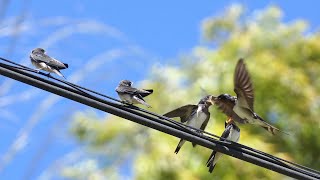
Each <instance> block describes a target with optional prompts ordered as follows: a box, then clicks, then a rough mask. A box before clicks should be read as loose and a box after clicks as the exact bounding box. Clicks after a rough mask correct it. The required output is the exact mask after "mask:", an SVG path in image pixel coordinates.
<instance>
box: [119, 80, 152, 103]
mask: <svg viewBox="0 0 320 180" xmlns="http://www.w3.org/2000/svg"><path fill="white" fill-rule="evenodd" d="M131 85H132V82H131V81H129V80H122V81H120V83H119V85H118V87H117V88H116V92H117V93H118V95H119V97H120V99H121V100H122V101H124V102H126V103H129V104H143V105H145V106H147V107H148V108H149V107H151V106H150V105H149V104H147V103H146V101H144V99H143V98H144V97H146V96H148V95H150V94H152V93H153V90H152V89H137V88H133V87H131Z"/></svg>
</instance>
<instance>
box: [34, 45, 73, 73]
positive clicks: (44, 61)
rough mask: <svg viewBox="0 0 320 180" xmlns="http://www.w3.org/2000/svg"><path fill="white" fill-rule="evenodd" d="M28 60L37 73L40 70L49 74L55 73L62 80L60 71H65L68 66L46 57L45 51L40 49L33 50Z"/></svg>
mask: <svg viewBox="0 0 320 180" xmlns="http://www.w3.org/2000/svg"><path fill="white" fill-rule="evenodd" d="M30 60H31V63H32V65H34V66H35V67H36V68H38V69H37V70H38V72H39V71H40V70H44V71H47V72H49V75H50V73H55V74H57V75H59V76H61V77H63V78H65V77H64V76H63V75H62V74H61V72H60V70H61V69H67V68H68V64H66V63H62V62H60V61H58V60H56V59H54V58H52V57H50V56H48V55H46V51H45V50H44V49H42V48H35V49H34V50H32V51H31V54H30Z"/></svg>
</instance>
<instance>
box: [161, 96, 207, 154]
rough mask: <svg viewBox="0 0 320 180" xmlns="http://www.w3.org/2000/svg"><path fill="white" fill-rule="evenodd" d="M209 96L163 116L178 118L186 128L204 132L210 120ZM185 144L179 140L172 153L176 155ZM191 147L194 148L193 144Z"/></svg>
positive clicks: (182, 140)
mask: <svg viewBox="0 0 320 180" xmlns="http://www.w3.org/2000/svg"><path fill="white" fill-rule="evenodd" d="M209 97H210V96H205V97H204V98H202V99H201V100H200V101H199V103H198V104H197V105H192V104H188V105H185V106H182V107H179V108H177V109H174V110H172V111H170V112H168V113H166V114H164V115H163V116H166V117H169V118H173V117H180V120H181V122H182V123H185V122H186V124H187V125H188V126H191V127H194V128H198V129H201V130H204V129H205V128H206V126H207V124H208V122H209V119H210V112H209V107H210V106H211V105H212V103H211V101H209ZM184 143H185V140H184V139H180V141H179V144H178V146H177V148H176V150H175V151H174V153H176V154H178V152H179V150H180V148H181V147H182V145H183V144H184ZM192 145H193V147H195V146H196V144H195V143H192Z"/></svg>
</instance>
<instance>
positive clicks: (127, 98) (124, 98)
mask: <svg viewBox="0 0 320 180" xmlns="http://www.w3.org/2000/svg"><path fill="white" fill-rule="evenodd" d="M119 97H120V99H121V100H122V101H126V102H128V103H130V104H132V97H131V96H130V95H129V94H122V93H121V94H119Z"/></svg>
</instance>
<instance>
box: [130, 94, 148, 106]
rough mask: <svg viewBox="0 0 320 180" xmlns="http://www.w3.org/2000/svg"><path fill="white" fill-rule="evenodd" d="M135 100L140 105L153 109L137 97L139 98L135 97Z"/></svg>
mask: <svg viewBox="0 0 320 180" xmlns="http://www.w3.org/2000/svg"><path fill="white" fill-rule="evenodd" d="M133 98H134V99H135V100H136V101H137V102H138V103H140V104H143V105H145V106H147V107H148V108H151V106H150V105H149V104H148V103H146V102H145V101H144V100H143V99H142V98H139V97H137V96H133Z"/></svg>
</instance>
